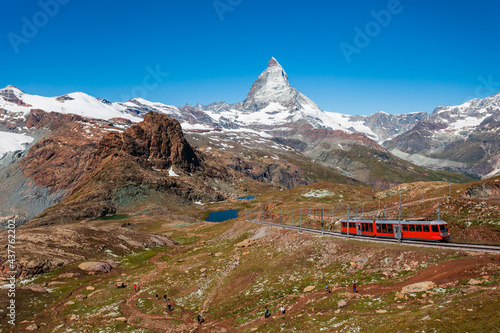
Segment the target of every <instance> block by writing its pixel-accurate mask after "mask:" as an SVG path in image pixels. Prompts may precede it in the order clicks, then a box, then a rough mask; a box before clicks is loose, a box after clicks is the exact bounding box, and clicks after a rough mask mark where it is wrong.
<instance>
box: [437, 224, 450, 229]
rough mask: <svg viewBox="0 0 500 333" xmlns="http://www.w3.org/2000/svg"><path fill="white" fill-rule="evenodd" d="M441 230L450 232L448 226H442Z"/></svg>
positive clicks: (440, 226)
mask: <svg viewBox="0 0 500 333" xmlns="http://www.w3.org/2000/svg"><path fill="white" fill-rule="evenodd" d="M439 228H440V229H441V231H448V228H447V226H446V224H440V225H439Z"/></svg>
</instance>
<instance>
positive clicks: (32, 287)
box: [28, 284, 48, 293]
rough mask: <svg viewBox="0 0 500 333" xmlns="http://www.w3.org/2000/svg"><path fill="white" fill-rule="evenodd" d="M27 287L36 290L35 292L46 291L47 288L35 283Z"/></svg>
mask: <svg viewBox="0 0 500 333" xmlns="http://www.w3.org/2000/svg"><path fill="white" fill-rule="evenodd" d="M28 288H29V289H31V290H32V291H34V292H36V293H48V290H47V289H45V288H44V287H42V286H39V285H37V284H34V285H32V286H29V287H28Z"/></svg>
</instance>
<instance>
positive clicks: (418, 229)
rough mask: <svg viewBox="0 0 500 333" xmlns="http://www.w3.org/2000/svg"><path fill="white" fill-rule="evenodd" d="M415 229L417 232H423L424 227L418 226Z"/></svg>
mask: <svg viewBox="0 0 500 333" xmlns="http://www.w3.org/2000/svg"><path fill="white" fill-rule="evenodd" d="M415 227H416V228H415V231H420V232H421V231H422V226H421V225H420V224H417V225H416V226H415Z"/></svg>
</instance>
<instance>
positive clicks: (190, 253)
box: [0, 58, 500, 333]
mask: <svg viewBox="0 0 500 333" xmlns="http://www.w3.org/2000/svg"><path fill="white" fill-rule="evenodd" d="M499 130H500V94H497V95H494V96H491V97H488V98H484V99H474V100H471V101H469V102H467V103H464V104H463V105H460V106H453V107H438V108H436V109H435V110H434V111H433V112H431V113H430V114H428V113H425V112H418V113H410V114H401V115H392V114H387V113H384V112H377V113H375V114H372V115H370V116H356V115H344V114H341V113H333V112H327V111H324V110H322V109H321V108H320V107H319V106H318V105H316V104H315V103H314V102H313V101H312V100H311V99H309V98H308V97H306V96H305V95H303V94H302V93H300V92H299V91H298V90H297V89H296V88H294V87H292V86H291V85H290V83H289V78H288V75H287V74H286V72H285V70H284V69H283V68H282V67H281V65H280V64H279V63H278V61H277V60H276V59H274V58H272V59H271V60H270V61H269V63H268V66H267V68H266V69H265V70H264V71H263V72H262V73H261V74H260V76H259V77H258V78H257V80H256V81H255V82H254V83H253V85H252V86H251V88H250V91H249V93H248V96H247V98H246V99H245V100H244V101H242V102H239V103H234V104H228V103H225V102H216V103H212V104H209V105H195V106H191V105H185V106H182V107H177V106H172V105H165V104H162V103H155V102H150V101H147V100H144V99H141V98H135V99H132V100H129V101H126V102H116V103H111V102H109V101H107V100H105V99H102V98H96V97H92V96H89V95H87V94H85V93H82V92H76V93H69V94H67V95H63V96H58V97H43V96H37V95H31V94H27V93H25V92H23V91H22V90H21V89H19V88H16V87H14V86H7V87H5V88H4V89H1V90H0V238H1V239H9V242H11V241H10V240H11V239H13V240H14V243H15V244H8V245H2V248H3V249H4V250H3V252H2V253H0V294H2V297H0V313H1V316H2V318H4V317H5V316H4V314H7V311H8V310H5V309H8V306H10V304H11V303H9V302H11V301H12V299H11V298H9V297H11V296H9V297H7V295H8V293H10V289H9V288H10V287H9V285H10V283H11V282H10V281H12V280H16V284H15V286H14V288H17V289H16V290H15V291H16V295H15V303H16V305H18V306H17V308H16V311H17V312H16V313H15V317H16V320H17V323H18V324H17V326H16V327H14V330H12V326H8V325H7V324H6V323H5V322H4V321H0V332H4V331H5V332H7V331H16V332H18V331H19V332H21V331H23V332H24V331H25V330H40V331H42V332H200V333H201V332H221V333H223V332H257V331H258V332H279V331H287V332H288V331H290V332H296V331H297V332H319V331H327V332H361V331H366V332H371V331H374V328H375V330H376V331H377V332H396V331H397V332H403V331H408V330H410V331H421V330H423V329H425V331H433V332H457V327H460V328H461V330H458V331H468V332H476V331H478V330H477V328H478V326H477V325H478V323H481V325H482V326H481V327H480V329H481V331H487V332H493V331H495V330H498V327H499V319H498V316H495V314H497V313H498V307H499V305H500V304H499V300H500V294H499V293H500V292H499V290H500V289H498V285H499V282H500V274H499V272H500V271H499V267H500V257H499V255H498V253H494V252H491V250H490V252H478V251H474V250H471V251H467V250H459V249H456V248H454V249H453V248H452V249H444V248H435V246H436V244H432V246H431V247H428V245H429V244H428V243H427V245H417V246H415V244H416V243H410V241H408V242H407V241H406V239H404V241H403V243H396V242H395V240H390V241H394V243H391V244H383V243H380V242H378V243H376V242H369V243H368V242H364V241H360V240H359V238H355V239H354V240H353V239H352V238H350V237H349V235H347V238H345V236H341V238H335V237H330V236H329V235H323V231H324V230H328V232H339V231H340V225H341V223H340V221H341V219H342V218H344V217H345V216H349V214H351V215H350V216H351V217H352V216H356V217H358V214H359V215H360V216H361V218H370V221H373V220H374V219H376V218H379V219H382V218H387V219H398V217H401V219H412V220H414V221H415V220H431V221H434V220H436V219H437V220H444V221H446V222H447V224H448V226H449V232H450V235H451V239H452V241H453V242H457V243H458V242H461V243H480V244H476V246H487V245H493V246H498V245H499V244H500V228H499V221H500V175H499V172H500V148H499V147H500V142H499V141H500V139H499V138H500V135H499V134H500V133H499ZM218 211H232V212H234V211H238V214H237V217H236V218H235V219H232V220H226V221H223V222H222V223H211V222H207V221H206V218H207V216H209V213H212V212H218ZM261 217H264V219H265V218H268V219H269V220H271V221H273V222H278V221H279V223H281V224H283V225H277V224H274V225H263V224H261V223H262V221H258V220H259V219H260V218H261ZM273 218H274V219H273ZM255 220H257V221H255ZM325 221H328V222H325ZM255 222H259V223H255ZM358 222H359V221H358ZM306 223H307V224H306ZM416 223H417V222H416ZM284 224H287V225H286V226H285V225H284ZM290 224H293V227H292V228H295V230H290V229H285V228H282V227H291V226H290ZM374 224H375V223H374ZM358 225H359V224H358ZM382 225H383V226H384V227H385V226H386V224H382ZM14 226H15V228H14ZM304 226H306V227H308V228H311V229H317V230H312V231H313V232H315V233H309V232H304V230H303V227H304ZM378 226H379V224H377V227H378ZM411 226H413V225H411ZM297 227H298V228H299V229H302V230H297V229H296V228H297ZM417 227H421V226H420V225H418V224H417ZM427 227H428V226H427ZM433 227H434V225H433ZM5 229H8V230H5ZM320 229H321V231H320ZM358 230H359V229H358ZM410 230H411V229H410ZM424 231H425V229H424ZM427 231H429V228H427ZM441 232H443V229H441ZM4 236H5V237H4ZM367 238H368V237H365V240H366V239H367ZM385 241H387V239H386V240H385ZM439 245H441V244H439ZM454 246H456V244H454ZM12 247H15V249H11V248H12ZM476 249H477V248H476ZM483 249H484V248H483ZM11 250H15V255H14V254H11ZM14 257H15V258H14ZM14 269H15V270H14ZM353 279H356V280H358V279H359V281H362V282H360V288H359V293H356V292H352V289H350V288H352V287H351V281H352V280H353ZM325 284H326V286H327V287H326V288H327V289H326V293H325V289H324V286H325ZM132 286H133V287H132ZM132 288H133V289H132ZM4 294H5V295H6V296H5V297H3V295H4ZM161 295H164V296H163V298H162V297H161ZM167 295H168V296H167ZM167 302H168V303H167ZM281 305H283V306H284V307H286V312H285V313H286V314H285V313H284V312H283V311H284V310H281V314H280V315H278V309H281ZM267 307H269V310H270V311H271V312H272V315H271V318H267V317H266V318H263V316H262V314H263V311H264V309H267ZM9 314H10V313H9ZM197 314H199V315H200V316H199V317H197ZM465 314H467V315H465ZM410 317H411V318H415V320H410V321H408V318H410ZM195 318H198V321H196V319H195ZM367 318H368V319H367ZM443 324H445V325H443ZM443 327H445V328H446V329H445V330H442V328H443ZM448 328H449V330H448Z"/></svg>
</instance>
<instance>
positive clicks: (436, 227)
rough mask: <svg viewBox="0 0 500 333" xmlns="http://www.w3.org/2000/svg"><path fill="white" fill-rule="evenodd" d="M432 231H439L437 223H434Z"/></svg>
mask: <svg viewBox="0 0 500 333" xmlns="http://www.w3.org/2000/svg"><path fill="white" fill-rule="evenodd" d="M432 232H439V229H438V226H437V224H433V225H432Z"/></svg>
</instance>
